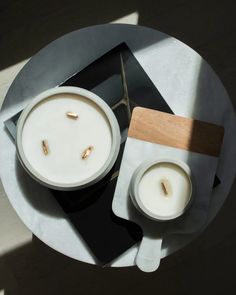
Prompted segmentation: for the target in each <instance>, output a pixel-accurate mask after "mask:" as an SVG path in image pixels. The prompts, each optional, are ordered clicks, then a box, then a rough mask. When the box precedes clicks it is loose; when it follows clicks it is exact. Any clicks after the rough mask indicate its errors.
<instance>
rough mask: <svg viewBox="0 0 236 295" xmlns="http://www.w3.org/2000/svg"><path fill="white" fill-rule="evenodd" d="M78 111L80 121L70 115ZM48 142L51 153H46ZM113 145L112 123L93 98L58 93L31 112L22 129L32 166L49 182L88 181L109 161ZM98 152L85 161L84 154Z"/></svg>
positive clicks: (28, 158)
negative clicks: (45, 143)
mask: <svg viewBox="0 0 236 295" xmlns="http://www.w3.org/2000/svg"><path fill="white" fill-rule="evenodd" d="M69 111H70V112H75V113H77V114H78V116H79V118H78V119H77V120H74V119H71V118H68V117H67V116H66V112H69ZM42 140H47V142H48V146H49V153H48V155H45V154H44V153H43V151H42ZM111 145H112V134H111V128H110V124H109V121H108V119H107V117H106V115H105V114H104V112H103V111H102V110H101V109H100V108H99V107H98V106H97V105H96V104H95V103H93V102H92V101H90V100H89V99H87V98H85V97H82V96H79V95H75V94H67V93H63V94H56V95H53V96H51V97H49V98H48V99H46V100H44V101H42V102H41V103H39V104H38V105H36V107H35V108H34V109H33V110H32V111H31V112H30V114H29V115H28V117H27V119H26V121H25V124H24V126H23V130H22V147H23V151H24V154H25V157H26V158H27V160H28V162H29V163H30V165H31V166H32V167H33V168H34V169H35V170H36V171H37V172H38V173H39V174H40V175H41V176H43V177H45V178H46V179H48V180H50V181H53V182H57V183H64V184H72V183H75V182H78V181H83V180H86V179H87V178H88V177H90V176H92V175H94V173H95V172H97V171H98V170H99V169H101V168H102V166H103V165H104V164H105V162H106V161H107V159H108V156H109V154H110V150H111ZM89 146H93V147H94V149H93V150H92V153H91V154H90V156H89V157H88V158H86V159H82V157H81V155H82V153H83V151H84V150H85V149H86V148H88V147H89Z"/></svg>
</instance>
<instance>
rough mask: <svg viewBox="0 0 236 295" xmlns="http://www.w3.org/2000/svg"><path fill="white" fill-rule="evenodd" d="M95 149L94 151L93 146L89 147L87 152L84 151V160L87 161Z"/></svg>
mask: <svg viewBox="0 0 236 295" xmlns="http://www.w3.org/2000/svg"><path fill="white" fill-rule="evenodd" d="M93 149H94V147H93V146H89V147H88V148H87V149H86V150H84V151H83V153H82V156H81V157H82V159H83V160H84V159H87V158H88V157H89V156H90V154H91V153H92V151H93Z"/></svg>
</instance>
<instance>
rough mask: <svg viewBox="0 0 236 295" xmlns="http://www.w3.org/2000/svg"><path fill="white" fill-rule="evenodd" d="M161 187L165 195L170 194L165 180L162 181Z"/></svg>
mask: <svg viewBox="0 0 236 295" xmlns="http://www.w3.org/2000/svg"><path fill="white" fill-rule="evenodd" d="M161 188H162V190H163V192H164V194H165V196H168V190H167V187H166V185H165V183H164V182H163V181H161Z"/></svg>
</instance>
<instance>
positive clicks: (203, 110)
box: [0, 24, 236, 266]
mask: <svg viewBox="0 0 236 295" xmlns="http://www.w3.org/2000/svg"><path fill="white" fill-rule="evenodd" d="M104 36H106V38H104ZM101 40H102V42H101ZM123 41H125V42H126V43H127V44H128V46H129V47H130V48H131V50H132V51H133V52H134V54H135V56H136V58H137V59H138V61H139V62H140V63H141V65H142V66H143V67H144V69H145V70H146V71H147V73H148V74H149V75H150V77H151V79H152V81H153V82H154V84H155V85H156V86H157V87H158V89H159V90H160V92H161V93H162V95H163V96H164V98H165V99H166V100H167V102H168V103H169V105H170V107H171V108H172V109H173V111H174V112H176V114H179V115H183V116H185V115H186V114H189V113H190V110H191V116H192V117H194V118H198V119H201V120H205V121H211V122H214V123H218V124H223V125H224V126H225V137H224V142H223V147H222V153H221V157H220V160H219V167H218V171H217V174H218V176H219V177H220V179H221V181H222V184H221V185H220V186H219V187H217V189H216V190H215V191H214V193H213V198H212V202H211V205H210V211H209V218H208V222H210V221H211V220H212V219H213V218H214V216H215V215H216V213H217V212H218V211H219V209H220V208H221V206H222V204H223V202H224V200H225V199H226V197H227V194H228V192H229V190H230V187H231V185H232V182H233V178H234V176H235V171H236V165H235V163H234V162H235V159H236V149H235V144H236V119H235V114H234V111H233V108H232V105H231V102H230V100H229V97H228V95H227V93H226V90H225V89H224V87H223V85H222V83H221V82H220V80H219V79H218V77H217V76H216V74H215V73H214V72H213V70H212V69H211V68H210V66H209V65H208V64H207V63H206V62H205V61H204V60H203V59H202V58H201V57H200V56H199V55H198V54H197V53H196V52H195V51H193V50H192V49H191V48H189V47H188V46H186V45H185V44H183V43H182V42H180V41H178V40H176V39H174V38H172V37H170V36H168V35H166V34H163V33H161V32H159V31H156V30H153V29H149V28H145V27H140V26H129V25H119V24H113V25H100V26H93V27H89V28H84V29H81V30H78V31H75V32H72V33H70V34H67V35H65V36H63V37H61V38H59V39H58V40H56V41H54V42H52V43H51V44H49V45H48V46H47V47H45V48H44V49H42V50H41V51H40V52H39V53H38V54H36V55H35V56H34V57H33V58H32V59H31V60H30V61H29V62H28V63H27V64H26V66H25V67H24V68H23V70H21V71H20V73H19V74H18V75H17V78H16V79H15V80H14V82H13V83H12V85H11V87H10V89H9V91H8V93H7V96H6V98H5V100H4V103H3V107H2V111H1V114H0V142H1V149H0V162H1V167H0V173H1V179H2V183H3V186H4V189H5V191H6V193H7V196H8V198H9V200H10V202H11V204H12V206H13V207H14V208H15V210H16V212H17V213H18V215H19V216H20V218H21V219H22V221H23V222H24V223H25V224H26V225H27V227H28V228H29V229H30V230H31V231H32V232H33V233H34V234H35V235H36V236H37V237H39V238H40V239H41V240H43V241H44V242H45V243H46V244H48V245H49V246H51V247H52V248H54V249H55V250H57V251H59V252H61V253H63V254H65V255H68V256H70V257H73V258H75V259H77V260H80V261H85V262H88V263H94V262H95V260H94V258H93V256H92V254H91V253H90V252H89V250H88V249H87V247H86V245H85V243H84V242H83V240H82V239H81V237H80V236H79V234H78V232H76V231H75V230H74V229H73V227H72V226H71V224H70V223H69V221H68V220H67V219H66V217H65V216H64V214H63V212H62V210H61V209H60V208H59V206H58V205H57V204H56V202H55V201H54V199H53V198H52V197H51V196H50V195H49V193H46V194H45V195H43V194H44V193H45V192H44V191H43V189H40V188H38V189H39V191H38V190H37V193H35V192H36V190H35V187H36V186H37V184H33V183H32V182H31V181H29V180H28V176H27V175H26V174H25V173H24V171H22V169H21V167H19V164H18V162H17V161H16V158H15V147H14V145H13V144H12V142H11V140H10V138H9V137H8V135H7V133H6V130H5V129H4V125H3V121H4V120H5V119H6V118H9V117H10V116H11V115H13V114H14V113H16V112H17V111H18V110H20V109H21V108H22V107H24V106H25V105H26V104H27V102H28V101H29V100H30V99H31V98H32V97H34V96H35V95H36V94H38V93H39V92H41V91H43V90H45V89H47V88H50V87H54V86H56V85H58V84H59V83H60V82H61V81H63V80H65V78H67V77H68V76H69V75H71V74H73V73H74V72H75V71H78V70H81V69H82V68H84V67H85V66H86V65H88V64H89V63H91V62H92V61H93V60H95V59H96V58H97V57H98V56H100V55H102V54H103V53H105V52H106V51H108V50H109V49H110V48H111V47H113V46H115V45H117V44H119V43H121V42H123ZM62 69H63V70H62ZM206 105H207V107H206ZM209 109H210V110H211V111H210V112H209ZM23 179H24V182H22V180H23ZM40 190H41V191H40ZM40 192H41V193H40ZM193 238H194V235H188V236H187V235H186V239H183V238H181V239H178V237H177V236H170V237H169V238H168V239H166V241H165V243H164V245H163V250H162V256H163V257H164V256H166V255H169V254H170V253H172V252H173V251H176V250H177V249H179V248H181V247H183V246H184V245H185V244H186V243H188V242H189V241H191V240H192V239H193ZM136 253H137V247H136V246H135V247H133V248H132V249H130V250H129V251H127V252H126V253H124V255H122V257H119V258H118V259H116V261H114V263H113V264H112V266H127V265H133V264H134V257H135V255H136Z"/></svg>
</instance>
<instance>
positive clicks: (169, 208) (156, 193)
mask: <svg viewBox="0 0 236 295" xmlns="http://www.w3.org/2000/svg"><path fill="white" fill-rule="evenodd" d="M135 193H136V196H135V201H136V205H138V207H139V208H140V209H141V211H143V212H144V213H145V214H146V215H148V216H150V217H152V218H155V219H164V220H168V219H172V218H175V217H177V216H179V215H181V214H182V213H183V212H184V210H185V208H186V206H187V205H188V204H189V202H190V199H191V193H192V184H191V180H190V177H189V175H188V174H187V172H186V171H185V170H184V169H183V168H182V167H180V166H179V165H177V164H175V163H171V162H158V163H156V164H153V165H151V166H150V167H149V168H148V169H146V171H144V172H143V174H142V175H141V177H140V179H139V181H138V183H137V184H136V191H135Z"/></svg>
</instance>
